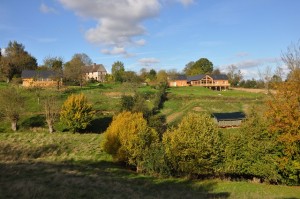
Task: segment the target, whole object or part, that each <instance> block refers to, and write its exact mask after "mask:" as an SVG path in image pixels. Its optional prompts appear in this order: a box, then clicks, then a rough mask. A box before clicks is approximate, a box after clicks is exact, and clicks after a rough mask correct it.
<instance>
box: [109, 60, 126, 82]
mask: <svg viewBox="0 0 300 199" xmlns="http://www.w3.org/2000/svg"><path fill="white" fill-rule="evenodd" d="M124 72H125V68H124V64H123V62H120V61H116V62H114V63H113V65H112V67H111V74H112V75H113V77H114V80H115V81H116V82H123V74H124Z"/></svg>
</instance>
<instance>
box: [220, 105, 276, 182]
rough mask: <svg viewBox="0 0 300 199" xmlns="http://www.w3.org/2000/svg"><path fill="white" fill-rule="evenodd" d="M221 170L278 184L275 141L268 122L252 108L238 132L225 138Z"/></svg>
mask: <svg viewBox="0 0 300 199" xmlns="http://www.w3.org/2000/svg"><path fill="white" fill-rule="evenodd" d="M225 144H226V147H225V161H224V162H225V163H224V171H225V172H226V173H227V174H230V175H231V174H234V175H235V176H238V177H243V178H254V177H256V178H260V179H262V180H264V181H269V182H277V181H278V180H279V175H278V172H277V165H276V156H275V155H276V150H277V149H276V139H275V136H274V135H272V134H271V133H269V132H268V122H267V121H266V120H265V119H264V118H263V117H262V116H261V115H259V114H257V113H256V110H254V109H252V111H251V113H250V114H249V115H248V116H247V120H246V121H245V122H244V123H243V125H242V127H241V128H240V129H239V132H235V133H234V134H230V135H227V137H226V139H225Z"/></svg>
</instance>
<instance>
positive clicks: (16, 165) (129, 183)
mask: <svg viewBox="0 0 300 199" xmlns="http://www.w3.org/2000/svg"><path fill="white" fill-rule="evenodd" d="M101 141H102V135H101V134H100V135H99V134H71V133H55V134H48V133H43V132H42V133H32V132H22V133H0V198H297V197H299V196H300V188H299V187H287V186H275V185H267V184H256V183H250V182H243V181H241V182H230V181H225V180H218V179H215V180H188V179H183V178H156V177H149V176H145V175H141V174H137V173H136V172H135V171H133V170H131V169H129V168H126V167H124V165H120V164H117V163H115V162H114V161H113V160H112V158H111V156H110V155H108V154H106V153H105V152H103V151H102V150H101Z"/></svg>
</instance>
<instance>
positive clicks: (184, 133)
mask: <svg viewBox="0 0 300 199" xmlns="http://www.w3.org/2000/svg"><path fill="white" fill-rule="evenodd" d="M163 144H164V146H165V150H166V157H167V158H168V161H169V162H170V164H171V166H172V170H173V172H174V173H175V174H177V175H189V176H192V175H212V174H215V173H216V172H219V171H220V168H221V165H222V140H221V134H220V132H219V131H218V129H217V126H216V124H215V123H214V121H213V120H212V118H211V117H210V116H209V115H207V114H203V113H201V114H196V113H190V114H188V115H187V116H185V117H184V118H183V120H182V121H181V122H180V124H179V126H178V128H176V129H173V130H170V131H168V132H167V133H165V134H164V136H163Z"/></svg>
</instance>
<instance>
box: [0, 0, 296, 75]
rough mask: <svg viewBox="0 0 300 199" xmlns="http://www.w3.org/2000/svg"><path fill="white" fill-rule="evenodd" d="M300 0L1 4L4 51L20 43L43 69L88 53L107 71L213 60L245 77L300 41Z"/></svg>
mask: <svg viewBox="0 0 300 199" xmlns="http://www.w3.org/2000/svg"><path fill="white" fill-rule="evenodd" d="M299 8H300V1H299V0H147V1H145V0H110V1H108V0H86V1H84V0H26V1H20V0H1V3H0V36H1V37H0V38H1V39H0V47H1V48H2V49H3V48H5V47H6V46H7V44H8V42H9V41H13V40H16V41H17V42H19V43H22V44H23V45H24V46H25V50H27V51H28V52H29V53H31V54H32V55H33V56H34V57H36V58H37V60H38V63H39V64H42V63H43V59H44V58H45V57H47V56H60V57H62V58H63V59H64V61H69V60H70V59H71V57H72V56H73V55H74V54H75V53H86V54H87V55H88V56H89V57H90V58H91V59H92V60H93V62H95V63H99V64H100V63H101V64H104V66H105V67H106V68H107V70H108V71H109V72H110V70H111V65H112V64H113V63H114V62H115V61H122V62H123V63H124V65H125V69H126V70H133V71H136V72H139V71H140V69H141V68H148V69H151V68H154V69H156V70H160V69H165V70H170V69H176V70H177V71H182V69H183V68H184V67H185V65H186V64H187V63H188V62H190V61H196V60H198V59H200V58H202V57H205V58H208V59H209V60H210V61H211V62H213V64H214V68H219V69H220V70H221V71H223V72H226V69H227V67H228V66H229V65H231V64H234V65H236V66H237V67H238V68H239V69H240V70H241V71H242V73H243V75H244V77H245V78H246V79H248V78H252V77H254V78H258V75H257V73H258V71H259V70H260V71H263V70H264V68H265V67H267V66H271V67H273V68H274V70H275V68H276V67H278V66H280V67H284V65H283V64H282V63H281V61H280V57H281V55H282V52H285V51H286V49H287V47H288V46H289V45H290V44H291V43H292V42H293V43H296V42H298V41H299V39H300V12H299Z"/></svg>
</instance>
